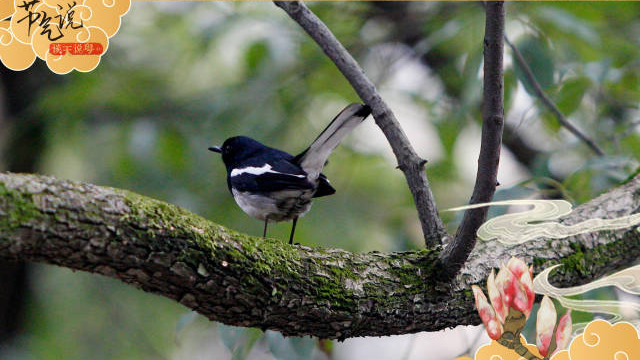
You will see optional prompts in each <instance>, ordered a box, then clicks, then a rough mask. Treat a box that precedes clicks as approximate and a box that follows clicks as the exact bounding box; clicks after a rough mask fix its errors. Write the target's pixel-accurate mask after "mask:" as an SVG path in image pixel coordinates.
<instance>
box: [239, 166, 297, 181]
mask: <svg viewBox="0 0 640 360" xmlns="http://www.w3.org/2000/svg"><path fill="white" fill-rule="evenodd" d="M244 173H247V174H251V175H262V174H265V173H273V174H282V175H289V176H295V177H298V178H301V179H304V178H305V177H306V175H296V174H287V173H283V172H280V171H275V170H272V169H271V165H269V164H264V165H262V166H261V167H255V166H247V167H246V168H242V169H233V170H231V177H234V176H238V175H242V174H244Z"/></svg>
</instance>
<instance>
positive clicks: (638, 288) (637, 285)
mask: <svg viewBox="0 0 640 360" xmlns="http://www.w3.org/2000/svg"><path fill="white" fill-rule="evenodd" d="M558 266H560V265H554V266H551V267H549V268H547V269H545V270H543V271H542V272H541V273H539V274H538V275H537V276H536V277H535V278H534V279H533V289H534V291H535V292H536V293H537V294H543V295H548V296H550V297H552V298H555V299H557V300H558V301H559V302H560V304H562V306H564V307H566V308H569V309H572V310H577V311H585V312H589V313H600V314H607V315H611V316H612V318H611V319H609V320H610V321H611V322H614V323H615V322H618V321H620V320H622V311H623V310H631V311H633V312H634V313H638V312H640V304H638V303H635V302H630V301H617V300H575V299H570V298H567V297H566V296H572V295H580V294H584V293H586V292H587V291H590V290H594V289H598V288H601V287H606V286H615V287H617V288H618V289H620V290H622V291H624V292H626V293H628V294H633V295H640V265H636V266H632V267H630V268H627V269H624V270H622V271H619V272H617V273H615V274H612V275H609V276H605V277H604V278H601V279H598V280H595V281H593V282H590V283H588V284H584V285H580V286H574V287H570V288H557V287H555V286H553V285H551V284H550V283H549V274H550V273H551V271H553V269H555V268H557V267H558ZM585 325H586V324H575V325H574V331H576V332H577V331H580V330H581V329H582V328H584V326H585Z"/></svg>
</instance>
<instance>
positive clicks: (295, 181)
mask: <svg viewBox="0 0 640 360" xmlns="http://www.w3.org/2000/svg"><path fill="white" fill-rule="evenodd" d="M284 154H286V153H284ZM272 155H273V154H272ZM286 155H288V156H287V157H292V156H291V155H289V154H286ZM228 181H229V185H230V187H233V188H234V189H236V190H238V191H243V192H244V191H249V192H252V193H268V192H274V191H282V190H307V189H313V188H314V185H313V184H312V183H310V182H309V181H308V180H307V173H306V172H304V170H302V169H301V168H300V167H299V166H297V165H295V164H293V163H291V162H289V161H288V159H285V158H284V156H283V157H279V158H278V157H275V156H269V162H266V161H264V160H261V159H255V160H253V161H251V162H249V163H248V164H247V165H245V166H243V167H240V168H237V169H234V170H233V171H232V172H231V173H229V177H228Z"/></svg>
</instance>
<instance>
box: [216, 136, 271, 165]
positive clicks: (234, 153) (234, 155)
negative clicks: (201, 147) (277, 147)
mask: <svg viewBox="0 0 640 360" xmlns="http://www.w3.org/2000/svg"><path fill="white" fill-rule="evenodd" d="M264 147H265V146H264V145H262V144H261V143H259V142H257V141H256V140H253V139H252V138H250V137H246V136H234V137H231V138H228V139H227V140H225V141H224V143H223V144H222V146H211V147H209V150H211V151H213V152H217V153H220V154H222V161H223V162H224V164H225V165H227V166H233V165H234V164H237V163H238V162H240V161H242V160H243V159H245V158H247V157H249V156H251V154H253V153H254V152H256V151H258V150H260V149H262V148H264Z"/></svg>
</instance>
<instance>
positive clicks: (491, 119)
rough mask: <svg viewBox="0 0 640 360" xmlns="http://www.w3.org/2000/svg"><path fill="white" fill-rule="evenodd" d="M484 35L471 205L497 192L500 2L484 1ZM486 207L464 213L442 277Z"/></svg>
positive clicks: (454, 267) (469, 245) (467, 245)
mask: <svg viewBox="0 0 640 360" xmlns="http://www.w3.org/2000/svg"><path fill="white" fill-rule="evenodd" d="M486 13H487V15H486V23H485V35H484V94H483V96H484V104H483V107H482V143H481V145H480V156H479V157H478V172H477V175H476V183H475V186H474V188H473V194H472V196H471V201H470V204H477V203H484V202H489V201H491V199H492V198H493V194H494V193H495V191H496V186H497V176H498V162H499V160H500V146H501V143H502V129H503V124H504V76H503V52H504V43H503V39H504V18H505V9H504V3H503V2H502V1H495V2H487V6H486ZM488 210H489V208H488V207H483V208H478V209H470V210H467V211H466V212H465V213H464V216H463V218H462V222H461V224H460V227H458V231H457V233H456V236H455V238H454V239H453V241H452V242H451V243H450V244H449V245H448V246H447V247H446V248H445V249H444V251H443V252H442V256H441V260H442V262H443V263H444V265H445V268H446V271H445V273H444V274H443V275H444V277H445V278H449V277H452V276H455V274H456V273H457V272H458V270H459V269H460V268H461V267H462V265H463V264H464V262H465V261H466V260H467V257H468V256H469V253H471V250H473V247H474V246H475V243H476V232H477V231H478V228H479V227H480V225H482V223H483V222H484V221H485V220H486V218H487V211H488Z"/></svg>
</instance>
